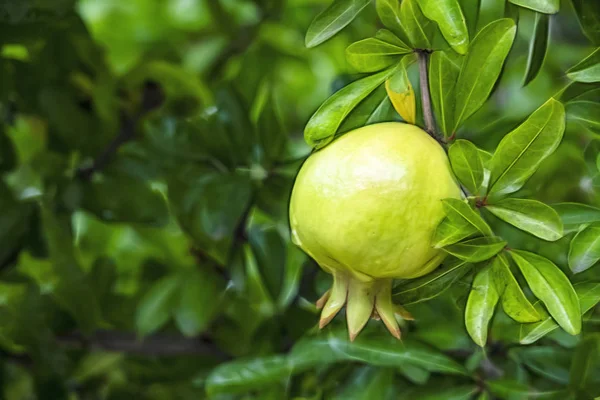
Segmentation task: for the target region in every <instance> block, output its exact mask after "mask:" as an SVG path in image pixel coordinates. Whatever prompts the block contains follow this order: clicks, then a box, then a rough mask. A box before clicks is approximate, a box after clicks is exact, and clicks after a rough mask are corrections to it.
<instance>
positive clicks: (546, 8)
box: [508, 0, 560, 14]
mask: <svg viewBox="0 0 600 400" xmlns="http://www.w3.org/2000/svg"><path fill="white" fill-rule="evenodd" d="M508 1H510V2H511V3H513V4H516V5H518V6H521V7H525V8H529V9H530V10H533V11H537V12H538V13H545V14H555V13H557V12H558V10H559V8H560V0H508Z"/></svg>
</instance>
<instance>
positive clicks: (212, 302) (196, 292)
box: [173, 268, 225, 337]
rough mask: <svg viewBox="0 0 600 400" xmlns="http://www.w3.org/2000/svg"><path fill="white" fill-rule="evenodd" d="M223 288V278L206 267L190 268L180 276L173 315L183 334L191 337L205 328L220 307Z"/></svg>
mask: <svg viewBox="0 0 600 400" xmlns="http://www.w3.org/2000/svg"><path fill="white" fill-rule="evenodd" d="M224 289H225V284H224V282H223V280H222V279H219V277H218V276H216V275H215V274H214V273H212V271H210V270H207V269H206V268H203V269H195V270H192V271H190V272H189V273H186V274H185V275H184V276H183V277H182V280H181V284H180V285H179V286H178V294H177V295H176V296H177V297H179V301H178V302H177V301H175V306H174V309H173V317H174V318H175V322H176V323H177V326H178V327H179V330H180V331H181V332H182V333H183V334H184V335H185V336H190V337H193V336H196V335H198V334H199V333H201V332H203V331H204V330H206V328H207V327H208V324H209V323H210V322H211V321H212V320H213V319H214V317H215V316H216V313H217V311H218V309H219V307H220V301H219V298H220V296H221V295H222V293H223V290H224Z"/></svg>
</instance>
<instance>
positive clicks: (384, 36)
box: [375, 1, 410, 49]
mask: <svg viewBox="0 0 600 400" xmlns="http://www.w3.org/2000/svg"><path fill="white" fill-rule="evenodd" d="M384 3H385V1H378V2H377V4H378V5H379V4H384ZM398 4H399V3H398ZM375 39H379V40H381V41H383V42H386V43H389V44H392V45H394V46H397V47H401V48H408V49H410V47H409V46H408V45H407V44H406V43H405V42H404V41H403V40H402V39H401V38H399V37H398V36H396V35H395V34H394V33H393V32H392V31H389V30H387V29H379V30H378V31H377V33H375Z"/></svg>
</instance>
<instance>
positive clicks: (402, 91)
mask: <svg viewBox="0 0 600 400" xmlns="http://www.w3.org/2000/svg"><path fill="white" fill-rule="evenodd" d="M409 62H410V59H409V57H405V58H404V59H402V61H401V63H400V66H399V67H398V69H397V71H396V72H395V73H394V74H393V75H392V76H390V78H389V79H388V80H387V81H386V82H385V89H386V91H387V94H388V97H389V99H390V101H391V102H392V105H393V106H394V109H395V110H396V111H397V112H398V114H400V116H401V117H402V119H403V120H405V121H406V122H408V123H409V124H414V123H415V122H416V119H417V111H416V109H417V100H416V98H415V91H414V90H413V87H412V85H411V83H410V80H409V79H408V72H407V68H408V63H409Z"/></svg>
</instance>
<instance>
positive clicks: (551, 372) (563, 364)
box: [515, 346, 572, 384]
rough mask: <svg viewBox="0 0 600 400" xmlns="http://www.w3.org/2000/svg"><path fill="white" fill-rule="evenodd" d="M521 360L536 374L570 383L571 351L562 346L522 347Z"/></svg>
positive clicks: (519, 350) (520, 349)
mask: <svg viewBox="0 0 600 400" xmlns="http://www.w3.org/2000/svg"><path fill="white" fill-rule="evenodd" d="M515 350H516V351H517V353H516V354H517V356H518V358H519V360H520V361H521V362H522V363H523V364H525V365H526V366H527V367H528V368H529V369H530V370H532V371H533V372H535V373H536V374H538V375H540V376H542V377H545V378H548V379H550V380H552V381H554V382H557V383H560V384H567V383H569V368H568V366H569V365H570V364H571V356H572V355H571V352H570V351H569V350H566V349H562V348H560V347H551V346H540V347H533V346H531V347H520V348H518V349H515Z"/></svg>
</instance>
